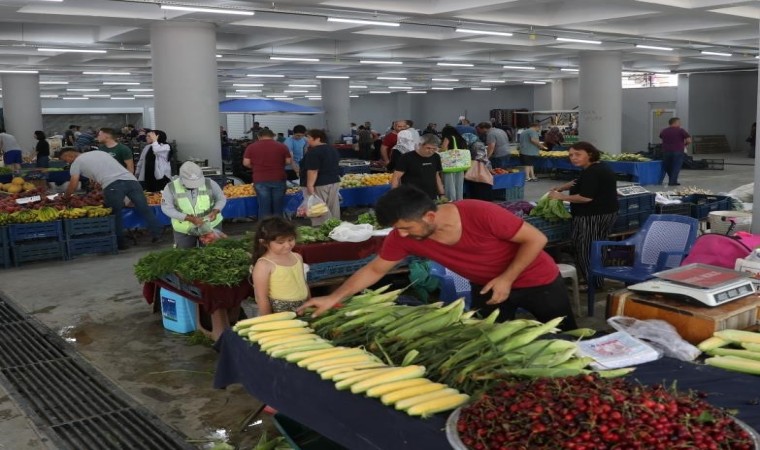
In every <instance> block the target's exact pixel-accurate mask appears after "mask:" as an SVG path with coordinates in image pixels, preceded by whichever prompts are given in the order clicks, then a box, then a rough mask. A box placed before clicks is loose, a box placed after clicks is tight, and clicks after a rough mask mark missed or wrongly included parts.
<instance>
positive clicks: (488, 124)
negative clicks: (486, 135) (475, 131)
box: [478, 122, 491, 130]
mask: <svg viewBox="0 0 760 450" xmlns="http://www.w3.org/2000/svg"><path fill="white" fill-rule="evenodd" d="M478 128H480V129H482V130H490V129H491V122H480V123H479V124H478Z"/></svg>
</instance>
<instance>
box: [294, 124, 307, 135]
mask: <svg viewBox="0 0 760 450" xmlns="http://www.w3.org/2000/svg"><path fill="white" fill-rule="evenodd" d="M293 134H306V127H305V126H303V125H296V126H294V127H293Z"/></svg>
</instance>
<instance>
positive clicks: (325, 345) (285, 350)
mask: <svg viewBox="0 0 760 450" xmlns="http://www.w3.org/2000/svg"><path fill="white" fill-rule="evenodd" d="M297 344H298V345H294V346H292V347H285V346H283V347H277V348H275V349H270V350H271V351H270V352H269V354H270V355H271V356H272V357H273V358H285V357H286V356H288V355H290V354H291V353H298V352H305V351H309V350H330V349H333V348H335V347H333V345H332V344H331V343H329V342H327V341H322V342H319V341H314V342H311V343H297Z"/></svg>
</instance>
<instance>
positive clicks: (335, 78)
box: [317, 75, 349, 80]
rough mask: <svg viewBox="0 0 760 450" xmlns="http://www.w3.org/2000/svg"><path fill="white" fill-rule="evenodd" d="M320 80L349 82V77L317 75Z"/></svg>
mask: <svg viewBox="0 0 760 450" xmlns="http://www.w3.org/2000/svg"><path fill="white" fill-rule="evenodd" d="M317 78H318V79H320V80H348V78H349V77H348V75H317Z"/></svg>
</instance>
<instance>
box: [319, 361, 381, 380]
mask: <svg viewBox="0 0 760 450" xmlns="http://www.w3.org/2000/svg"><path fill="white" fill-rule="evenodd" d="M380 367H387V366H386V365H385V364H383V363H379V362H366V363H358V364H351V365H345V366H342V367H333V368H332V369H330V370H321V371H317V372H319V376H320V377H321V378H322V379H323V380H333V379H334V377H335V376H336V375H337V374H339V373H344V372H356V371H357V370H361V369H377V368H380Z"/></svg>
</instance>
